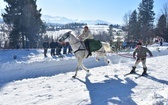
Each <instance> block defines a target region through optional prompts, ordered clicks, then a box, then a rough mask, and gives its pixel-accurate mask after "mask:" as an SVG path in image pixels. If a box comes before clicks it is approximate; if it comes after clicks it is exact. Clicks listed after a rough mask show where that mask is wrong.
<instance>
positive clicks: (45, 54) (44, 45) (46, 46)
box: [43, 41, 49, 57]
mask: <svg viewBox="0 0 168 105" xmlns="http://www.w3.org/2000/svg"><path fill="white" fill-rule="evenodd" d="M43 48H44V57H47V50H48V48H49V43H48V42H47V41H44V42H43Z"/></svg>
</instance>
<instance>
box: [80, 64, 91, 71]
mask: <svg viewBox="0 0 168 105" xmlns="http://www.w3.org/2000/svg"><path fill="white" fill-rule="evenodd" d="M81 68H82V69H84V70H85V71H86V72H89V70H88V69H87V68H86V67H85V66H84V65H83V64H82V63H81Z"/></svg>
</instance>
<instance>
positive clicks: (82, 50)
mask: <svg viewBox="0 0 168 105" xmlns="http://www.w3.org/2000/svg"><path fill="white" fill-rule="evenodd" d="M59 41H60V42H63V41H66V42H69V44H70V46H71V47H72V50H73V52H74V54H75V57H76V58H77V61H78V64H77V67H76V72H75V75H74V76H73V78H75V77H76V76H77V72H78V69H79V67H81V68H82V69H84V70H85V71H87V72H89V69H88V68H86V67H85V66H84V65H83V60H84V59H85V58H87V56H88V50H87V49H86V47H85V45H84V43H83V42H82V41H80V40H79V38H78V37H75V36H74V35H73V34H72V33H71V31H69V32H67V33H65V34H63V35H62V36H61V38H60V39H59ZM101 43H102V47H101V48H100V49H99V50H98V51H95V52H94V53H95V54H96V55H97V56H96V60H97V61H98V60H99V57H104V61H105V62H106V63H107V64H109V63H110V60H109V59H107V57H106V53H107V52H111V48H110V45H109V43H106V42H101Z"/></svg>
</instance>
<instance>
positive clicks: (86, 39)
mask: <svg viewBox="0 0 168 105" xmlns="http://www.w3.org/2000/svg"><path fill="white" fill-rule="evenodd" d="M78 38H79V39H80V40H81V41H84V43H85V46H86V49H87V50H88V52H89V54H88V55H90V56H91V55H92V53H91V51H90V49H89V43H90V41H91V40H92V39H94V37H93V35H92V33H91V31H90V30H89V28H88V26H85V27H84V30H83V32H82V34H81V35H79V36H78Z"/></svg>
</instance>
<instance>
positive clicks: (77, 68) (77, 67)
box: [72, 63, 80, 78]
mask: <svg viewBox="0 0 168 105" xmlns="http://www.w3.org/2000/svg"><path fill="white" fill-rule="evenodd" d="M79 66H80V64H79V63H78V65H77V66H76V72H75V75H74V76H72V77H73V78H76V76H77V73H78V70H79Z"/></svg>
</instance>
